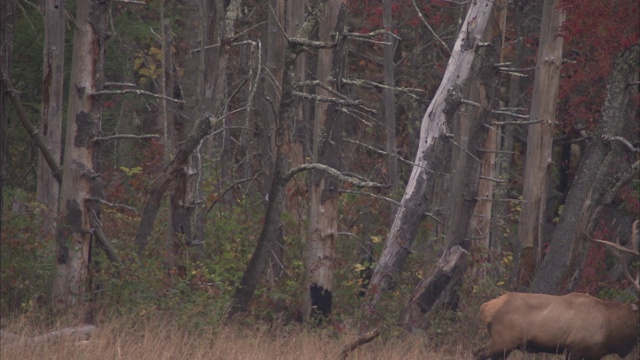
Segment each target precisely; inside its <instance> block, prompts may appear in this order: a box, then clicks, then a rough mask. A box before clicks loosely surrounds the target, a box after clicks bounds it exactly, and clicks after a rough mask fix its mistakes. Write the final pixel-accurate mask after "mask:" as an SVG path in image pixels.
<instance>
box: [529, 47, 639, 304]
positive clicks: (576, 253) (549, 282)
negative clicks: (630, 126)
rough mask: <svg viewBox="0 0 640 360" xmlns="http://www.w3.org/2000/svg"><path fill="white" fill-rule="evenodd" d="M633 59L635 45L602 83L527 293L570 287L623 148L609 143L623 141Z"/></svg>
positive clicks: (635, 64) (635, 60)
mask: <svg viewBox="0 0 640 360" xmlns="http://www.w3.org/2000/svg"><path fill="white" fill-rule="evenodd" d="M639 60H640V46H638V45H634V46H632V47H631V48H630V49H628V50H627V51H625V52H624V53H623V54H622V56H620V58H619V59H618V60H617V61H616V62H615V64H614V67H613V72H612V73H611V75H610V76H609V81H608V84H607V97H606V99H605V103H604V106H603V107H602V119H601V120H600V122H599V123H598V126H597V127H596V132H595V135H594V137H593V140H591V142H590V143H589V144H588V145H587V149H586V152H585V154H584V157H583V158H582V159H581V160H580V164H579V165H578V169H577V171H576V176H575V178H574V180H573V183H572V184H571V188H570V189H569V194H568V195H567V199H566V201H565V204H564V207H563V211H562V214H561V216H560V222H559V223H558V227H557V228H556V230H555V231H554V233H553V237H552V239H551V244H550V246H549V252H548V254H547V255H546V257H545V258H544V259H543V260H542V263H541V264H540V269H539V270H538V273H537V274H536V276H535V278H534V279H533V282H532V284H531V291H533V292H538V293H546V294H556V293H564V292H565V290H566V289H567V287H569V285H570V281H571V280H572V279H571V277H572V275H573V274H574V270H575V267H576V265H577V260H578V259H579V257H580V251H581V250H582V246H581V242H582V241H584V239H585V238H584V234H585V233H586V234H589V233H590V232H591V230H592V229H593V226H594V225H595V224H594V222H595V221H594V220H595V217H596V216H594V215H597V214H595V211H596V210H597V209H598V208H599V205H601V204H602V203H603V201H604V200H605V195H606V194H607V192H608V190H609V188H610V187H612V185H613V183H614V182H613V181H612V178H611V174H609V170H610V169H611V166H612V164H613V163H614V162H618V161H620V154H621V152H622V151H623V145H622V144H621V143H619V142H618V141H615V140H612V139H613V138H614V137H620V136H622V137H624V133H623V129H624V125H625V121H626V117H625V112H624V110H625V104H626V102H627V99H628V92H627V86H628V82H629V79H630V78H632V76H633V74H634V72H637V71H638V61H639ZM614 180H615V179H614Z"/></svg>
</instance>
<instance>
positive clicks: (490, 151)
mask: <svg viewBox="0 0 640 360" xmlns="http://www.w3.org/2000/svg"><path fill="white" fill-rule="evenodd" d="M500 5H501V6H500V12H499V14H498V15H497V16H496V21H497V23H498V25H497V26H498V29H499V30H500V31H502V33H501V34H496V35H495V36H500V37H502V39H501V41H500V44H501V45H502V46H503V48H502V49H500V56H499V59H498V62H499V63H502V62H503V58H504V36H505V35H504V33H505V29H506V20H507V4H500ZM494 96H495V95H494ZM495 97H496V98H498V97H499V96H495ZM495 102H496V101H494V103H495ZM492 108H493V106H492ZM487 115H488V116H489V117H490V118H491V119H494V118H495V116H492V115H491V114H487ZM498 133H499V129H498V126H496V125H491V126H490V128H489V131H488V133H487V140H486V143H485V144H484V146H483V148H484V149H485V150H486V151H485V152H484V154H483V156H482V169H481V170H480V180H479V182H478V196H477V198H478V202H477V203H476V207H475V209H474V210H473V216H472V217H471V219H469V228H468V230H467V233H468V236H469V238H470V239H471V241H473V242H476V243H481V244H484V245H485V246H487V247H489V245H490V239H491V221H492V216H491V212H492V209H493V201H492V199H493V198H494V197H493V188H494V184H495V180H494V179H497V176H496V150H498V147H497V146H498Z"/></svg>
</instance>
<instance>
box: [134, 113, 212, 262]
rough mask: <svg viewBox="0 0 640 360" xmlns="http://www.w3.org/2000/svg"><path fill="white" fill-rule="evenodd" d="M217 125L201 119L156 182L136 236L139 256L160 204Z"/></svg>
mask: <svg viewBox="0 0 640 360" xmlns="http://www.w3.org/2000/svg"><path fill="white" fill-rule="evenodd" d="M216 123H217V120H216V119H213V118H211V117H203V118H201V119H200V120H199V121H198V122H197V123H196V124H195V126H194V127H193V129H192V130H191V133H190V134H189V136H187V138H186V139H185V141H184V142H182V144H181V146H180V149H179V150H178V152H177V153H176V156H175V157H174V158H173V160H172V161H171V162H170V163H169V164H168V165H167V166H166V167H165V169H164V170H163V172H162V174H160V176H159V177H158V179H157V180H156V181H155V184H156V185H155V187H154V188H153V190H152V191H151V195H149V199H148V200H147V204H146V205H145V208H144V212H143V213H142V218H141V219H140V227H139V228H138V233H137V234H136V240H135V245H136V248H137V251H138V254H141V253H142V251H143V250H144V248H145V247H146V245H147V240H148V239H149V235H151V230H153V224H154V222H155V220H156V216H157V215H158V210H159V209H160V203H161V201H162V198H163V197H164V194H165V192H166V191H167V189H168V188H169V185H171V184H172V183H173V182H174V181H176V179H177V178H178V176H179V174H180V173H181V172H182V171H183V169H184V166H185V163H186V162H187V160H188V159H189V156H190V155H191V154H192V153H193V151H194V150H195V149H196V148H197V147H198V146H199V145H200V143H201V142H202V139H204V138H205V137H206V136H208V135H210V134H211V133H212V132H213V130H214V127H215V125H216Z"/></svg>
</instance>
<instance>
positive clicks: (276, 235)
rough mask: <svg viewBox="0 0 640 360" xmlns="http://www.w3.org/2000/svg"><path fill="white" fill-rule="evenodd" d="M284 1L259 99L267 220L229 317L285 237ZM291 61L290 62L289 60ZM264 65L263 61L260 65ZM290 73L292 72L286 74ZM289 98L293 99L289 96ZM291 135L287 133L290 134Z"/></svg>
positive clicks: (276, 8)
mask: <svg viewBox="0 0 640 360" xmlns="http://www.w3.org/2000/svg"><path fill="white" fill-rule="evenodd" d="M284 4H285V2H284V0H271V1H270V2H269V6H268V7H269V8H270V9H269V10H268V13H269V22H268V24H267V34H268V36H267V46H266V52H267V54H266V59H265V61H266V64H265V68H266V69H265V78H264V79H261V82H262V84H261V87H262V89H263V91H264V96H261V97H260V99H259V100H260V101H259V102H258V106H259V111H260V112H261V114H262V116H261V118H262V119H264V123H263V124H262V131H261V132H260V133H259V135H260V136H261V147H262V149H263V151H264V158H263V168H264V169H265V173H267V178H268V179H270V185H269V193H268V194H267V199H268V205H267V211H266V215H265V219H264V227H263V228H262V232H261V233H260V238H259V239H258V244H257V245H256V248H255V250H254V252H253V255H252V256H251V260H250V261H249V264H248V265H247V268H246V270H245V272H244V274H243V276H242V280H241V282H240V287H239V288H238V290H237V291H236V293H235V295H234V298H233V304H232V308H231V310H230V312H229V317H233V316H234V315H236V314H238V313H240V312H243V311H245V310H246V309H247V307H248V305H249V302H250V301H251V298H252V297H253V293H254V291H255V289H256V287H257V286H258V282H259V281H260V278H261V277H262V275H263V272H264V270H265V269H266V266H267V264H268V262H269V258H270V257H271V256H272V251H273V250H274V247H275V246H276V244H278V243H280V242H281V239H282V220H281V215H282V210H283V208H284V192H285V186H286V180H285V179H284V174H285V173H286V172H287V170H288V167H289V157H288V153H287V151H286V149H285V147H286V145H287V142H288V138H287V136H285V134H287V133H288V130H286V129H285V126H286V125H287V124H286V115H285V116H281V113H282V112H281V108H280V107H281V103H282V98H283V97H284V96H285V95H284V94H283V92H285V91H286V92H287V93H289V94H290V91H291V89H290V87H291V79H287V84H284V81H285V79H286V77H285V67H289V68H291V70H293V66H294V63H293V62H292V61H291V59H289V58H288V56H287V54H286V53H285V50H286V49H285V38H284V36H283V34H282V30H281V29H280V25H279V24H282V23H283V22H284V19H285V6H284ZM286 61H288V63H286ZM260 66H262V64H260ZM287 75H289V74H288V73H287ZM287 99H288V100H289V101H290V98H287ZM287 135H288V134H287Z"/></svg>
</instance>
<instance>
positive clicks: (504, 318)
mask: <svg viewBox="0 0 640 360" xmlns="http://www.w3.org/2000/svg"><path fill="white" fill-rule="evenodd" d="M480 316H481V318H482V322H483V323H484V324H485V325H486V326H487V329H488V330H489V335H490V337H491V339H490V340H489V343H488V344H487V345H486V346H484V347H483V348H480V349H478V350H476V351H474V355H475V356H476V359H482V360H484V359H506V358H507V356H509V353H510V352H511V351H513V350H515V349H519V350H523V351H528V352H546V353H553V354H562V353H564V354H565V358H566V359H600V358H601V357H603V356H605V355H607V354H618V355H620V356H621V357H624V356H626V355H627V354H629V353H630V352H631V351H632V350H633V348H634V347H635V345H636V343H637V341H638V307H637V305H635V304H619V303H614V302H610V301H604V300H600V299H597V298H594V297H592V296H589V295H586V294H579V293H571V294H568V295H564V296H553V295H544V294H526V293H507V294H504V295H502V296H500V297H498V298H496V299H493V300H491V301H489V302H486V303H484V304H483V305H482V306H481V307H480Z"/></svg>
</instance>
